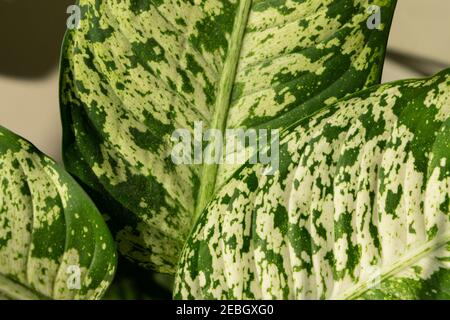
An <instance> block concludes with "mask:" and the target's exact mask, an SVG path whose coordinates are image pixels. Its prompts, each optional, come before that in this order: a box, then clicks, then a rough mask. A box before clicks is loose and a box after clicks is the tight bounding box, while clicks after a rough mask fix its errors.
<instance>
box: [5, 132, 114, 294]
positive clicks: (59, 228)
mask: <svg viewBox="0 0 450 320" xmlns="http://www.w3.org/2000/svg"><path fill="white" fill-rule="evenodd" d="M115 266H116V253H115V244H114V241H113V239H112V237H111V234H110V232H109V230H108V228H107V227H106V225H105V223H104V221H103V219H102V217H101V215H100V213H99V212H98V210H97V209H96V207H95V206H94V204H93V203H92V201H91V200H90V199H89V197H88V196H87V195H86V194H85V193H84V191H83V190H82V189H81V187H79V186H78V185H77V184H76V182H75V181H74V180H73V178H72V177H70V175H69V174H68V173H66V172H64V170H62V169H60V168H59V167H58V166H57V165H56V164H55V162H54V161H53V160H51V159H49V158H47V157H45V156H44V155H42V154H41V153H40V152H39V151H38V150H36V149H35V148H34V147H33V146H32V145H31V144H30V143H28V142H27V141H25V140H23V139H22V138H20V137H18V136H16V135H15V134H13V133H12V132H10V131H8V130H7V129H5V128H3V127H1V126H0V297H1V298H7V299H97V298H100V297H101V296H102V294H103V293H104V291H105V290H106V288H107V287H108V285H109V284H110V282H111V281H112V278H113V276H114V269H115Z"/></svg>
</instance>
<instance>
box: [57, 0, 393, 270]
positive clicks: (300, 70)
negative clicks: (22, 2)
mask: <svg viewBox="0 0 450 320" xmlns="http://www.w3.org/2000/svg"><path fill="white" fill-rule="evenodd" d="M369 4H370V5H372V4H375V5H379V6H381V8H382V24H381V26H380V30H376V29H375V30H369V29H368V28H367V27H366V21H367V19H368V18H369V13H367V8H368V7H369ZM79 5H80V8H81V11H82V19H81V24H80V28H79V29H77V30H71V31H69V32H68V33H67V35H66V39H65V45H64V49H63V57H62V69H61V112H62V118H63V128H64V161H65V165H66V168H67V169H68V170H69V171H70V172H71V173H72V174H74V175H75V176H77V178H78V179H80V181H82V183H83V184H84V185H85V186H86V187H87V188H89V190H90V194H91V195H92V196H93V197H94V198H95V199H96V200H97V204H98V205H99V206H100V208H101V210H102V211H104V212H108V213H111V214H112V218H113V219H112V223H111V225H114V230H115V234H116V239H117V241H118V246H119V250H120V251H121V252H122V253H123V254H125V255H126V256H128V257H129V258H130V259H132V260H134V261H137V262H138V263H139V264H140V265H142V266H145V267H150V268H154V269H156V270H158V271H161V272H168V273H173V272H174V270H175V269H176V264H177V261H178V257H179V254H180V251H181V248H182V246H183V243H184V241H185V239H186V237H187V235H188V234H189V232H190V230H191V228H192V223H191V221H192V220H193V216H194V212H201V211H202V209H203V208H204V207H205V205H206V204H207V203H208V202H209V201H210V199H211V198H212V196H213V195H214V193H215V192H216V190H217V189H218V188H219V187H220V186H222V185H223V184H224V183H225V182H226V180H227V179H228V178H229V177H231V176H232V175H233V173H234V172H235V170H236V169H237V168H238V167H239V166H224V165H221V166H205V167H202V166H201V165H178V166H176V165H174V164H173V162H172V161H171V157H170V152H171V150H172V147H173V145H172V144H173V142H171V140H170V137H171V134H172V133H173V132H174V130H176V129H180V128H186V129H188V130H190V131H193V127H194V122H195V121H203V123H204V124H205V125H206V127H207V128H217V129H220V130H224V129H225V128H230V129H232V128H253V127H258V128H281V129H284V128H286V127H289V126H291V125H292V124H293V123H294V122H296V121H300V120H301V119H303V118H305V117H307V116H309V115H311V114H312V113H314V112H315V111H317V110H318V109H319V108H321V107H322V106H324V105H330V104H332V103H333V102H335V101H337V100H338V99H340V98H341V97H343V96H345V95H347V94H349V93H353V92H356V91H358V90H360V89H362V88H364V87H367V86H369V85H373V84H377V83H378V82H379V79H380V75H381V68H382V67H381V66H382V65H383V59H384V52H385V46H386V41H387V35H388V32H389V27H390V22H391V18H392V15H393V11H394V7H395V0H373V1H368V0H253V1H251V0H241V1H236V0H204V1H201V0H176V1H173V0H121V1H101V0H95V1H94V0H80V1H79ZM205 129H206V128H205Z"/></svg>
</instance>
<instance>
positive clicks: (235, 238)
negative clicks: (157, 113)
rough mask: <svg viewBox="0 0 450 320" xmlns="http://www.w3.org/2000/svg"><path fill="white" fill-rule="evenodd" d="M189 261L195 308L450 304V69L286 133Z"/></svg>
mask: <svg viewBox="0 0 450 320" xmlns="http://www.w3.org/2000/svg"><path fill="white" fill-rule="evenodd" d="M280 152H281V156H280V160H281V163H280V170H279V171H278V172H277V173H276V174H275V176H273V177H270V176H264V175H261V173H260V172H261V170H260V169H261V168H260V167H261V165H258V164H256V165H250V164H249V165H246V166H243V167H242V168H241V169H240V170H239V171H238V172H236V173H235V174H234V175H233V178H232V179H231V180H230V181H228V182H227V183H226V184H225V186H224V187H223V188H222V189H221V190H220V192H219V193H218V195H217V196H216V198H215V199H214V200H213V201H212V202H211V203H210V204H209V205H208V207H207V208H206V209H205V210H204V211H203V213H202V215H201V216H200V218H199V220H198V223H197V225H196V227H195V229H194V231H193V233H192V234H191V236H190V238H189V240H188V241H187V243H186V245H185V248H184V251H183V253H182V256H181V261H180V265H179V270H178V273H177V278H176V287H175V297H176V298H186V299H192V298H195V299H450V210H449V205H450V69H449V70H447V71H444V72H441V73H440V74H438V75H436V76H434V77H432V78H430V79H425V80H407V81H402V82H397V83H393V84H387V85H382V86H377V87H373V88H371V89H368V90H365V91H362V92H360V93H357V94H355V95H352V96H351V97H348V98H345V99H342V100H341V101H339V102H337V103H336V104H334V105H332V106H329V107H324V108H323V110H321V111H318V112H317V113H316V114H315V115H313V116H312V117H310V118H307V119H305V120H304V121H303V122H300V123H299V124H298V125H296V126H293V127H291V128H288V129H287V130H285V131H284V133H283V137H282V139H281V145H280Z"/></svg>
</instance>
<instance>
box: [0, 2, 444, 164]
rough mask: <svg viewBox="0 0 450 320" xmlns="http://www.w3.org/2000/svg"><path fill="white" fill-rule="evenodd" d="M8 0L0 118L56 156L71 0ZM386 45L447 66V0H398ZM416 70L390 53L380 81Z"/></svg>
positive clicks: (0, 39) (0, 17)
mask: <svg viewBox="0 0 450 320" xmlns="http://www.w3.org/2000/svg"><path fill="white" fill-rule="evenodd" d="M7 1H8V0H0V30H1V31H0V124H1V125H3V126H5V127H7V128H9V129H11V130H13V131H15V132H16V133H18V134H20V135H22V136H24V137H26V138H27V139H28V140H30V141H31V142H33V143H34V144H35V145H36V146H37V147H38V148H40V149H41V150H42V151H44V152H45V153H47V154H49V155H50V156H52V157H53V158H55V159H56V160H57V161H60V160H61V156H60V152H61V151H60V145H61V125H60V119H59V109H58V70H57V56H58V54H59V44H60V43H61V38H62V33H63V32H64V27H65V22H64V21H65V18H66V14H65V8H67V6H68V5H69V4H70V3H71V2H73V1H66V0H52V1H46V0H40V1H39V5H38V7H39V8H38V9H36V8H35V7H36V3H37V2H38V1H36V0H32V1H26V0H20V1H16V2H18V3H20V4H19V5H18V6H17V7H16V8H14V9H15V10H17V11H18V12H19V13H20V15H21V17H22V20H19V19H17V14H19V13H17V12H7V10H6V9H8V10H9V9H10V8H11V5H10V4H8V2H7ZM55 2H58V5H56V6H55ZM8 6H9V7H8ZM20 6H21V7H20ZM37 10H42V12H43V14H42V15H39V14H40V12H37ZM49 13H51V14H49ZM43 16H44V17H46V18H45V19H46V20H45V21H43V20H40V19H41V18H40V17H43ZM24 17H25V18H24ZM14 23H20V26H21V28H22V29H20V30H19V35H17V34H16V36H14V37H12V36H11V35H8V34H7V33H6V31H8V30H9V31H8V32H9V33H10V32H11V30H16V29H17V28H19V25H17V26H13V25H12V24H14ZM30 30H31V31H30ZM2 32H3V33H2ZM21 32H22V34H21ZM30 39H31V40H30ZM27 43H28V45H27ZM30 43H32V46H31V48H30ZM389 49H390V50H392V52H395V51H399V50H400V51H402V52H406V53H408V54H412V55H416V56H421V57H426V58H430V59H434V60H437V61H441V64H440V65H435V64H431V66H428V67H427V68H426V69H427V71H426V72H425V73H428V74H430V75H431V74H433V73H435V72H436V71H438V70H439V69H441V68H443V67H444V66H449V67H450V0H398V6H397V11H396V15H395V18H394V23H393V26H392V32H391V37H390V40H389ZM388 57H389V56H388ZM413 64H414V63H413ZM420 76H422V74H421V73H419V72H417V71H413V70H410V68H409V67H408V66H405V65H402V64H401V63H398V62H395V59H391V57H389V59H388V60H387V61H386V66H385V70H384V75H383V81H384V82H387V81H392V80H397V79H404V78H413V77H420Z"/></svg>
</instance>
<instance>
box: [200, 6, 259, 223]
mask: <svg viewBox="0 0 450 320" xmlns="http://www.w3.org/2000/svg"><path fill="white" fill-rule="evenodd" d="M251 4H252V0H242V1H240V2H239V7H238V9H237V15H236V18H235V20H234V25H233V32H232V34H231V38H230V46H229V49H228V53H227V57H226V58H225V62H224V66H223V71H222V74H221V76H220V81H219V87H218V94H217V99H216V102H215V105H214V113H213V117H212V123H211V127H210V129H217V130H220V132H222V133H223V132H224V131H225V129H226V124H227V118H228V111H229V108H230V105H231V103H230V102H231V101H230V100H231V92H232V90H233V85H234V82H235V78H236V71H237V67H238V63H239V57H240V53H241V48H242V41H243V38H244V33H245V29H246V27H247V20H248V16H249V13H250V7H251ZM218 166H219V165H218V164H205V163H204V164H203V168H202V171H201V179H200V186H199V191H198V195H197V199H196V203H195V209H194V215H193V217H192V225H195V222H196V221H197V219H198V218H199V216H200V214H201V213H202V211H203V209H204V208H205V207H206V205H207V204H208V202H209V201H210V200H211V199H212V197H213V195H214V193H215V185H216V178H217V172H218Z"/></svg>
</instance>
